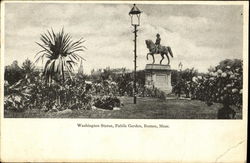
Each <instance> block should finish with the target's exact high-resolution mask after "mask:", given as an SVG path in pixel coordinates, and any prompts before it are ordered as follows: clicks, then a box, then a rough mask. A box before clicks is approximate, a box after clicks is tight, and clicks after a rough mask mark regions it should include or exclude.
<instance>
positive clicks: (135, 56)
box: [134, 25, 137, 104]
mask: <svg viewBox="0 0 250 163" xmlns="http://www.w3.org/2000/svg"><path fill="white" fill-rule="evenodd" d="M134 28H135V30H134V34H135V39H134V44H135V48H134V64H135V65H134V67H135V70H134V104H136V95H137V89H136V67H137V66H136V58H137V55H136V38H137V25H134Z"/></svg>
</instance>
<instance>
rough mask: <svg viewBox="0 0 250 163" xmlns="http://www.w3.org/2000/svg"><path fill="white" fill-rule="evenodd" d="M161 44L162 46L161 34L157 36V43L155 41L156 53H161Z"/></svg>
mask: <svg viewBox="0 0 250 163" xmlns="http://www.w3.org/2000/svg"><path fill="white" fill-rule="evenodd" d="M160 44H161V37H160V34H159V33H157V34H156V41H155V45H156V53H159V48H160Z"/></svg>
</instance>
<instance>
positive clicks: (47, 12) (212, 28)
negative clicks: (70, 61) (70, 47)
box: [4, 3, 243, 73]
mask: <svg viewBox="0 0 250 163" xmlns="http://www.w3.org/2000/svg"><path fill="white" fill-rule="evenodd" d="M137 6H138V8H139V9H141V10H142V11H143V13H142V15H141V26H140V27H139V32H138V50H137V53H138V60H137V63H138V69H144V68H145V64H147V63H151V62H152V60H151V57H149V58H150V60H148V61H147V60H146V54H147V52H148V49H147V48H146V45H145V40H146V39H152V40H153V41H155V38H156V37H155V35H156V33H159V34H160V35H161V39H162V42H161V44H162V45H167V46H170V47H171V48H172V51H173V54H174V58H172V59H171V67H172V68H174V69H177V68H178V64H179V63H180V62H182V64H183V68H191V67H195V68H196V69H198V71H200V72H205V71H207V69H208V68H209V67H210V66H215V65H217V64H218V63H219V61H221V60H223V59H226V58H230V59H232V58H239V59H242V37H243V34H242V33H243V32H242V31H243V29H242V23H243V17H242V15H241V13H242V12H243V8H242V6H239V5H232V6H231V5H162V4H161V5H156V4H155V5H150V4H144V5H143V4H138V5H137ZM131 8H132V4H83V3H74V4H70V3H66V4H64V3H57V4H56V3H7V4H6V5H5V54H4V57H5V65H8V64H11V63H12V62H13V61H14V60H18V62H19V64H20V63H22V62H23V61H24V60H25V59H26V58H29V59H31V60H34V55H35V54H36V53H37V52H38V51H39V50H40V47H39V46H38V45H37V44H35V42H40V40H39V37H40V34H42V33H44V32H46V30H48V29H51V28H53V29H54V31H56V32H58V31H59V30H61V28H62V27H64V30H65V32H67V33H70V34H71V35H72V37H73V39H75V40H77V39H80V38H81V37H83V38H84V39H85V40H86V42H85V46H86V47H87V51H86V52H83V53H80V55H81V56H83V57H84V58H85V59H86V60H87V61H86V62H84V66H83V67H84V71H85V72H87V73H88V72H90V70H91V69H93V68H95V69H96V68H105V67H107V66H110V67H111V68H120V67H126V68H129V69H133V66H134V65H133V64H134V63H133V57H134V54H133V48H134V46H133V41H132V40H133V37H134V35H133V33H132V31H133V27H132V26H131V25H130V17H129V15H128V12H129V11H130V9H131ZM160 58H161V57H160V56H158V57H156V63H159V60H160ZM164 63H167V60H165V61H164Z"/></svg>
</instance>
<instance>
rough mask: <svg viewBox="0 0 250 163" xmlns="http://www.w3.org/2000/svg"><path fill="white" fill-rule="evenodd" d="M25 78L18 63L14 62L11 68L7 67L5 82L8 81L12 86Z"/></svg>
mask: <svg viewBox="0 0 250 163" xmlns="http://www.w3.org/2000/svg"><path fill="white" fill-rule="evenodd" d="M23 76H24V75H23V73H22V69H21V68H20V67H19V66H18V62H17V61H13V62H12V64H11V65H10V66H6V67H5V71H4V80H7V81H8V83H9V84H10V85H12V84H14V83H16V82H17V81H19V80H20V79H22V78H23Z"/></svg>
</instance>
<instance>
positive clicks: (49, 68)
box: [35, 29, 86, 82]
mask: <svg viewBox="0 0 250 163" xmlns="http://www.w3.org/2000/svg"><path fill="white" fill-rule="evenodd" d="M40 40H41V41H42V43H38V42H36V43H37V44H38V45H39V46H40V47H41V48H42V50H41V51H39V52H38V53H37V54H36V56H35V57H37V59H36V61H35V63H37V62H38V61H40V60H44V59H45V65H44V71H43V74H44V76H45V78H46V81H49V82H51V79H52V78H53V77H54V78H55V77H56V76H57V75H59V76H62V80H63V82H64V80H65V71H68V72H69V74H70V77H71V74H72V72H73V70H74V65H75V64H77V63H78V62H79V61H81V60H85V59H84V58H82V57H81V56H80V55H79V54H78V53H79V52H83V51H84V49H86V47H85V46H83V45H82V44H83V42H85V41H84V40H83V39H82V38H81V39H80V40H78V41H73V40H72V37H71V36H70V35H69V34H67V33H64V29H62V30H61V32H58V33H57V34H55V33H54V31H53V29H51V31H49V30H47V33H44V34H41V36H40Z"/></svg>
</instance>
